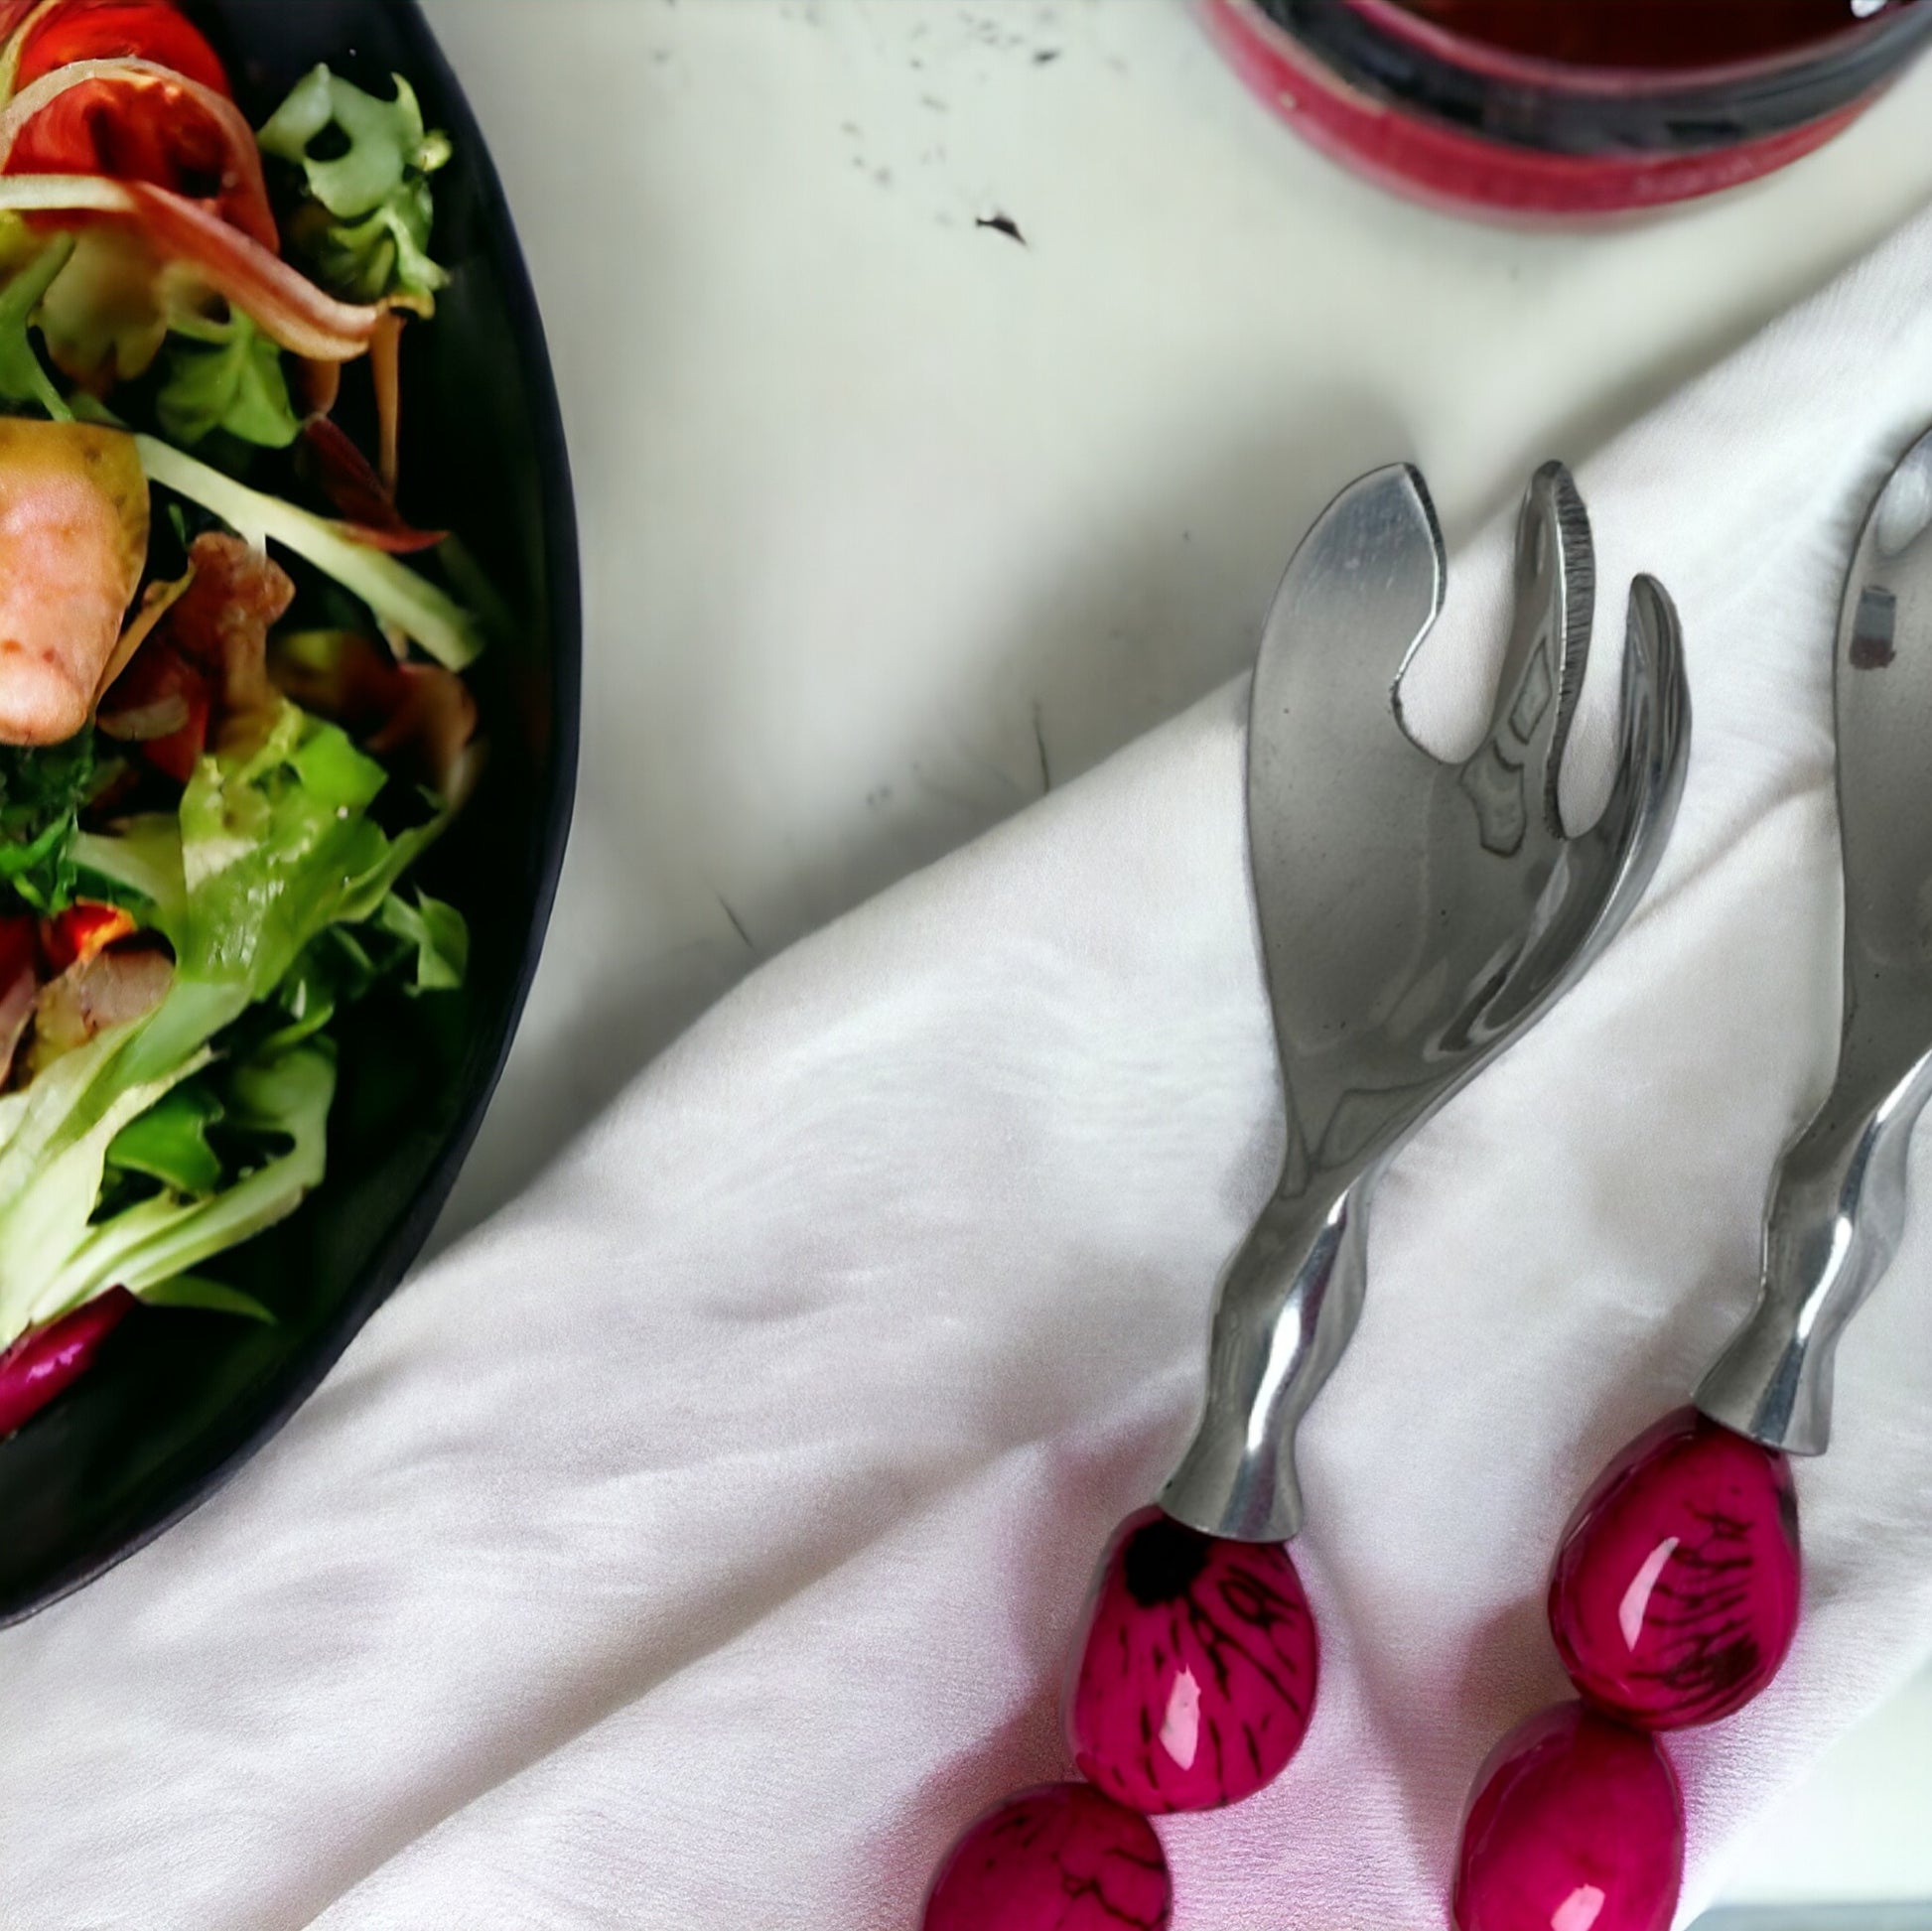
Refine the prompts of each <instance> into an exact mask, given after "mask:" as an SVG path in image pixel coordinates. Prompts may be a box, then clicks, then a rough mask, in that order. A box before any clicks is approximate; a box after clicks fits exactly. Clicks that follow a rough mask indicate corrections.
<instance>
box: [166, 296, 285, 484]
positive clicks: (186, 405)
mask: <svg viewBox="0 0 1932 1931" xmlns="http://www.w3.org/2000/svg"><path fill="white" fill-rule="evenodd" d="M175 334H176V335H177V336H180V337H186V338H188V340H186V341H171V342H170V343H169V345H168V359H167V376H166V379H165V380H164V381H163V382H162V385H161V388H160V390H159V392H158V393H157V394H156V396H155V413H156V414H157V415H158V416H159V417H160V419H161V426H162V428H163V429H165V430H166V431H167V432H168V434H169V435H170V436H172V437H173V438H174V439H175V440H176V441H177V442H181V443H189V444H194V443H200V442H205V441H206V440H207V438H208V437H209V436H211V435H212V434H213V433H214V432H215V431H216V430H217V429H225V430H226V431H227V432H228V434H229V435H231V436H237V437H239V438H240V439H241V441H243V442H244V443H253V444H255V445H256V446H257V447H259V448H262V449H287V448H288V446H289V445H290V444H291V443H292V442H294V441H295V439H296V437H298V436H299V435H300V434H301V433H302V425H301V424H300V423H299V422H297V421H296V417H295V410H294V408H293V407H292V406H291V405H290V402H289V385H288V379H287V377H286V376H284V374H283V373H282V351H281V350H280V349H279V348H278V347H276V345H274V344H273V343H272V342H270V341H269V339H268V338H267V337H266V336H265V335H263V334H262V333H261V331H260V330H259V329H257V328H256V327H255V325H254V324H253V323H252V322H250V321H249V320H248V318H247V317H246V316H245V315H243V314H242V313H241V311H240V310H239V309H231V310H230V311H229V312H228V317H227V320H226V321H224V322H209V321H206V320H204V319H202V318H199V317H189V316H181V317H177V318H176V321H175Z"/></svg>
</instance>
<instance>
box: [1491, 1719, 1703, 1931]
mask: <svg viewBox="0 0 1932 1931" xmlns="http://www.w3.org/2000/svg"><path fill="white" fill-rule="evenodd" d="M1683 1875H1684V1803H1683V1799H1682V1797H1681V1796H1680V1795H1679V1792H1678V1787H1677V1775H1676V1772H1675V1771H1673V1770H1672V1768H1671V1766H1670V1759H1669V1758H1668V1757H1666V1756H1665V1755H1664V1752H1663V1750H1662V1749H1661V1748H1660V1747H1659V1746H1658V1743H1657V1740H1656V1738H1655V1737H1653V1736H1649V1735H1647V1734H1645V1733H1644V1732H1643V1731H1642V1730H1636V1729H1630V1728H1627V1727H1626V1726H1625V1725H1623V1724H1616V1723H1612V1722H1611V1721H1610V1720H1609V1719H1608V1718H1607V1717H1602V1716H1599V1715H1598V1714H1597V1713H1596V1712H1595V1711H1593V1710H1590V1709H1589V1708H1587V1706H1586V1705H1584V1704H1581V1703H1560V1704H1558V1705H1556V1706H1555V1707H1554V1708H1553V1709H1550V1710H1543V1711H1539V1712H1538V1713H1537V1714H1536V1715H1535V1716H1534V1717H1531V1718H1530V1719H1529V1720H1528V1721H1527V1722H1525V1723H1522V1724H1517V1726H1516V1727H1515V1728H1514V1729H1513V1730H1511V1731H1510V1733H1509V1734H1508V1735H1507V1736H1505V1737H1504V1738H1503V1740H1502V1741H1501V1742H1500V1743H1499V1744H1497V1745H1496V1747H1495V1749H1494V1750H1493V1751H1492V1752H1491V1753H1490V1756H1489V1759H1488V1761H1487V1762H1485V1763H1484V1764H1483V1766H1482V1769H1481V1770H1480V1771H1479V1772H1478V1773H1477V1777H1476V1795H1475V1798H1474V1800H1473V1801H1472V1802H1471V1804H1470V1806H1469V1813H1468V1816H1467V1818H1466V1820H1465V1821H1464V1823H1463V1826H1462V1851H1461V1855H1460V1857H1459V1858H1458V1859H1457V1861H1456V1870H1455V1895H1454V1899H1453V1909H1454V1913H1455V1923H1456V1926H1457V1931H1670V1925H1671V1919H1672V1917H1673V1916H1674V1915H1675V1913H1676V1909H1677V1893H1678V1887H1679V1885H1680V1884H1681V1882H1682V1880H1683Z"/></svg>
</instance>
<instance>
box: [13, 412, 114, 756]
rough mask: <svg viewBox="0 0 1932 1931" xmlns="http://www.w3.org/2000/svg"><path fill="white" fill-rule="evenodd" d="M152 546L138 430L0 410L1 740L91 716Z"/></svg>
mask: <svg viewBox="0 0 1932 1931" xmlns="http://www.w3.org/2000/svg"><path fill="white" fill-rule="evenodd" d="M147 554H148V484H147V479H146V478H145V477H144V476H143V475H142V474H141V461H140V458H139V457H138V456H137V455H136V454H135V449H134V439H133V438H132V437H131V436H126V435H123V434H122V433H121V432H120V431H119V430H115V429H100V428H96V427H95V426H94V425H93V424H91V423H59V422H30V421H27V420H25V419H24V418H20V417H0V744H8V745H58V744H61V743H63V742H65V741H66V740H67V739H69V738H71V737H72V736H73V735H74V733H75V732H76V731H78V730H80V729H81V727H82V726H83V725H85V724H86V722H87V719H88V717H89V715H90V714H91V712H92V710H93V703H94V697H95V694H96V691H97V690H98V687H99V684H100V679H101V675H102V673H103V672H104V671H105V670H106V668H107V665H108V662H109V660H110V659H111V658H112V656H113V654H114V645H115V642H116V641H117V640H118V638H119V636H120V633H121V621H122V619H123V618H124V617H125V616H126V614H127V607H128V605H129V604H131V603H132V602H133V600H134V593H135V590H136V589H137V588H138V587H139V585H140V581H141V571H142V566H143V565H144V563H145V562H146V560H147Z"/></svg>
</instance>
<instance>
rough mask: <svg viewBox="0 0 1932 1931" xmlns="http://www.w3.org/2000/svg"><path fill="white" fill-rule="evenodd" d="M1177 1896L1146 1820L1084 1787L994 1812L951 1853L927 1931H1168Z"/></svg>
mask: <svg viewBox="0 0 1932 1931" xmlns="http://www.w3.org/2000/svg"><path fill="white" fill-rule="evenodd" d="M1172 1922H1173V1885H1172V1884H1171V1882H1170V1881H1169V1877H1168V1861H1167V1859H1166V1857H1165V1856H1163V1854H1162V1851H1161V1840H1160V1839H1159V1838H1158V1837H1156V1836H1155V1835H1154V1827H1153V1826H1152V1825H1151V1824H1149V1822H1148V1821H1147V1819H1146V1818H1145V1817H1142V1816H1140V1815H1139V1814H1138V1813H1137V1812H1134V1811H1131V1810H1128V1809H1126V1808H1125V1807H1124V1806H1122V1805H1120V1804H1117V1803H1115V1802H1113V1800H1112V1799H1111V1798H1108V1797H1103V1796H1102V1795H1101V1794H1100V1792H1099V1791H1097V1790H1094V1789H1092V1788H1090V1787H1089V1786H1088V1785H1086V1784H1083V1783H1052V1784H1045V1785H1042V1786H1041V1787H1040V1788H1039V1789H1037V1790H1027V1791H1023V1792H1021V1794H1020V1795H1019V1796H1017V1797H1010V1798H1008V1799H1007V1801H1006V1802H1005V1803H1003V1804H1001V1805H1000V1806H999V1807H998V1808H997V1809H995V1810H991V1811H988V1812H987V1814H986V1815H985V1816H984V1817H982V1818H981V1819H980V1820H979V1822H978V1823H977V1824H975V1825H974V1826H973V1827H972V1828H971V1829H970V1830H969V1831H967V1833H966V1834H965V1836H964V1837H962V1838H961V1839H960V1840H959V1842H958V1843H957V1844H956V1845H954V1846H953V1848H952V1850H951V1851H950V1852H949V1853H948V1854H947V1856H946V1859H945V1862H943V1863H941V1864H940V1866H939V1869H938V1871H937V1873H936V1874H935V1875H934V1877H933V1880H932V1888H931V1890H930V1891H928V1892H927V1894H926V1902H925V1915H924V1917H923V1919H922V1920H921V1924H922V1926H923V1931H1168V1927H1169V1925H1170V1924H1171V1923H1172Z"/></svg>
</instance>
